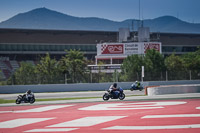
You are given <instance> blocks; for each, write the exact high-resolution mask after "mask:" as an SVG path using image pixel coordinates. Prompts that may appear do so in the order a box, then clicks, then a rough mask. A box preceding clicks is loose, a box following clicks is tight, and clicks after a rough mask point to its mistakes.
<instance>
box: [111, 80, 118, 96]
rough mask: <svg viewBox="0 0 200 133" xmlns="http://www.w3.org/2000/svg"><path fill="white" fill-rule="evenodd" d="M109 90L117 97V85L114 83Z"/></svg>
mask: <svg viewBox="0 0 200 133" xmlns="http://www.w3.org/2000/svg"><path fill="white" fill-rule="evenodd" d="M109 90H110V93H111V94H112V95H113V96H114V95H115V93H114V91H116V90H117V83H114V84H113V85H111V86H110V88H109Z"/></svg>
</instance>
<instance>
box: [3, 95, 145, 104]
mask: <svg viewBox="0 0 200 133" xmlns="http://www.w3.org/2000/svg"><path fill="white" fill-rule="evenodd" d="M130 96H145V95H130ZM130 96H126V97H130ZM94 98H102V97H74V98H53V99H36V102H38V101H58V100H78V99H94ZM4 103H15V100H4V99H0V104H4Z"/></svg>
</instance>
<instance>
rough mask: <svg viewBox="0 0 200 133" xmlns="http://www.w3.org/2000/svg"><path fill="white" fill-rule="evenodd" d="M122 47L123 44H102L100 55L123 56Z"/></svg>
mask: <svg viewBox="0 0 200 133" xmlns="http://www.w3.org/2000/svg"><path fill="white" fill-rule="evenodd" d="M123 53H124V45H123V44H102V45H101V54H123Z"/></svg>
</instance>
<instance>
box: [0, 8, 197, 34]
mask: <svg viewBox="0 0 200 133" xmlns="http://www.w3.org/2000/svg"><path fill="white" fill-rule="evenodd" d="M132 24H133V25H134V26H132ZM138 25H139V24H138V20H137V19H126V20H124V21H113V20H109V19H104V18H98V17H75V16H71V15H68V14H64V13H60V12H57V11H54V10H50V9H47V8H36V9H33V10H31V11H28V12H25V13H19V14H17V15H15V16H13V17H11V18H10V19H8V20H6V21H2V22H1V23H0V28H17V29H18V28H19V29H50V30H90V31H118V29H119V28H121V27H124V28H128V27H129V28H133V29H134V30H137V28H138ZM143 25H144V26H145V27H150V31H151V32H166V33H200V24H198V23H197V24H193V23H188V22H185V21H182V20H180V19H178V18H176V17H173V16H161V17H158V18H155V19H145V20H143Z"/></svg>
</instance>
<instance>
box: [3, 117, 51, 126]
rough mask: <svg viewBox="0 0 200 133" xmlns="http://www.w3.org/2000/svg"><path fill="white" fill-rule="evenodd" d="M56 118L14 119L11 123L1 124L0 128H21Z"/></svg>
mask: <svg viewBox="0 0 200 133" xmlns="http://www.w3.org/2000/svg"><path fill="white" fill-rule="evenodd" d="M50 119H54V118H21V119H14V120H10V121H4V122H0V128H15V127H20V126H24V125H28V124H32V123H37V122H41V121H46V120H50Z"/></svg>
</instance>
